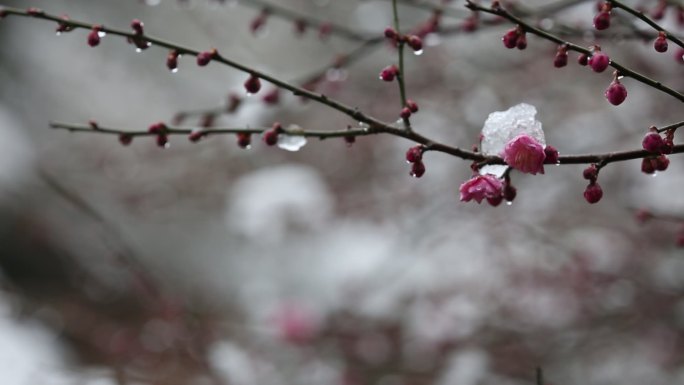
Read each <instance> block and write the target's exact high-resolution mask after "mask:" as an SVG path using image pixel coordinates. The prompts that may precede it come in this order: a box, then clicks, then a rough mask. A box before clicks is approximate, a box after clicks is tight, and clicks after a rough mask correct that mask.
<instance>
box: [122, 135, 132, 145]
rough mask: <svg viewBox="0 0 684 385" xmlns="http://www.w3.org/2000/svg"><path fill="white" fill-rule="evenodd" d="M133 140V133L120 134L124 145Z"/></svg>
mask: <svg viewBox="0 0 684 385" xmlns="http://www.w3.org/2000/svg"><path fill="white" fill-rule="evenodd" d="M131 142H133V135H131V134H119V143H121V145H123V146H128V145H129V144H131Z"/></svg>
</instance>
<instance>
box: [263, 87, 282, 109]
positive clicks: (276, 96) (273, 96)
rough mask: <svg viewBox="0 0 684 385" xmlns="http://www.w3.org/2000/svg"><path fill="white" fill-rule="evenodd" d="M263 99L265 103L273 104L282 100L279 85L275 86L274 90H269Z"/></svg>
mask: <svg viewBox="0 0 684 385" xmlns="http://www.w3.org/2000/svg"><path fill="white" fill-rule="evenodd" d="M261 100H263V101H264V103H266V104H268V105H271V106H272V105H275V104H278V102H279V101H280V90H279V89H278V88H277V87H274V88H273V89H272V90H270V91H269V92H267V93H266V94H265V95H264V96H263V98H262V99H261Z"/></svg>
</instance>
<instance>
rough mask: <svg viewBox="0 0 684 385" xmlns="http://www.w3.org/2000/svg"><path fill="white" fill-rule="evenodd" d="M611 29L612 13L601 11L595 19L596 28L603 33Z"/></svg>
mask: <svg viewBox="0 0 684 385" xmlns="http://www.w3.org/2000/svg"><path fill="white" fill-rule="evenodd" d="M608 27H610V12H608V11H601V12H599V13H598V14H597V15H596V16H595V17H594V28H596V29H598V30H599V31H602V30H604V29H608Z"/></svg>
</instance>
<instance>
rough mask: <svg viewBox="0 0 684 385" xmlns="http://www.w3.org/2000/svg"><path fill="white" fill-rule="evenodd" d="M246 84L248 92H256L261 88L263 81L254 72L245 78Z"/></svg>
mask: <svg viewBox="0 0 684 385" xmlns="http://www.w3.org/2000/svg"><path fill="white" fill-rule="evenodd" d="M244 86H245V90H246V91H247V93H248V94H256V93H257V92H259V90H260V89H261V81H260V80H259V78H258V77H257V76H256V75H254V74H252V75H250V76H249V78H247V80H245V83H244Z"/></svg>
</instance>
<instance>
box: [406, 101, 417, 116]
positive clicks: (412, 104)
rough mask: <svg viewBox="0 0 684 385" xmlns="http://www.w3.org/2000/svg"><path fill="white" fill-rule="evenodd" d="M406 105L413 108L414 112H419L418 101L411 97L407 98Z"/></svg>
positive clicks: (410, 108)
mask: <svg viewBox="0 0 684 385" xmlns="http://www.w3.org/2000/svg"><path fill="white" fill-rule="evenodd" d="M406 107H408V109H409V110H411V112H412V113H414V114H415V113H416V112H418V103H416V102H414V101H413V100H411V99H408V100H406Z"/></svg>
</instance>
